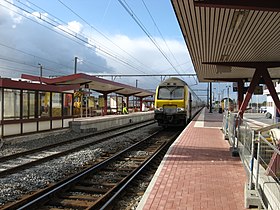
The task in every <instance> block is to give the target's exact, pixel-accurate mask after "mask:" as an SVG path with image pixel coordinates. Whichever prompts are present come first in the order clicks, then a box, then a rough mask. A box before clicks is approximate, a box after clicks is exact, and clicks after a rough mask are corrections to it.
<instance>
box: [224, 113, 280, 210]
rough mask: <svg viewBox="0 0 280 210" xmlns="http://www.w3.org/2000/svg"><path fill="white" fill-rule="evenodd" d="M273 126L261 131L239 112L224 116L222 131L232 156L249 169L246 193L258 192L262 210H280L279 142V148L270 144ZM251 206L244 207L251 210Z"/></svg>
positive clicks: (279, 142) (279, 143)
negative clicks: (239, 114) (270, 133)
mask: <svg viewBox="0 0 280 210" xmlns="http://www.w3.org/2000/svg"><path fill="white" fill-rule="evenodd" d="M271 127H272V126H268V129H264V128H261V129H259V130H260V131H258V129H252V128H251V127H250V125H249V123H248V122H246V121H245V120H244V119H242V118H240V117H239V116H237V114H236V113H230V112H227V113H225V114H224V119H223V132H224V134H225V137H227V139H228V140H229V143H230V145H231V147H232V155H233V156H236V155H239V156H240V158H241V160H242V162H243V164H244V167H245V169H246V174H247V180H248V181H247V182H248V185H247V186H246V188H247V189H246V190H248V191H250V193H252V192H255V193H256V196H257V199H258V201H259V204H260V205H259V207H260V206H261V207H262V208H264V209H269V210H270V209H271V210H280V150H279V149H280V141H278V145H277V144H273V143H272V141H270V139H271V136H270V135H269V132H270V129H271ZM274 127H275V126H274ZM245 203H246V201H245ZM252 203H253V204H254V202H252ZM249 204H250V202H249ZM249 204H245V206H246V207H247V208H248V207H249Z"/></svg>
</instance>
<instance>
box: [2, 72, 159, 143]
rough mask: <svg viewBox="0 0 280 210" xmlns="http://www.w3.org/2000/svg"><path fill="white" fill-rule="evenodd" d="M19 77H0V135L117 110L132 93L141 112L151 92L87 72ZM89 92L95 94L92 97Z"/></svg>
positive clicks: (58, 125)
mask: <svg viewBox="0 0 280 210" xmlns="http://www.w3.org/2000/svg"><path fill="white" fill-rule="evenodd" d="M21 78H22V79H21V80H13V79H10V78H0V120H1V123H0V137H1V138H4V137H7V136H15V135H22V134H26V133H35V132H40V131H48V130H55V129H62V128H67V127H69V122H70V121H73V119H74V118H76V117H87V116H88V117H89V116H93V115H97V114H98V111H100V112H99V114H100V115H107V114H110V113H114V114H116V113H120V111H121V109H122V103H123V101H124V100H126V104H129V96H132V95H133V96H136V97H138V98H139V101H140V104H141V106H140V107H139V110H140V111H142V102H143V98H145V97H148V96H152V95H153V93H152V92H150V91H146V90H143V89H140V88H135V87H132V86H129V85H125V84H121V83H117V82H114V81H109V80H105V79H102V78H98V77H95V76H90V75H87V74H73V75H68V76H61V77H57V78H43V77H38V76H33V75H27V74H22V76H21ZM93 91H95V92H96V93H99V95H97V97H94V96H92V95H91V93H92V92H93ZM100 93H101V94H102V95H100ZM110 94H111V95H110ZM108 95H110V96H109V97H108ZM108 98H109V100H108ZM108 104H109V106H108ZM111 107H112V108H111ZM108 108H109V109H108Z"/></svg>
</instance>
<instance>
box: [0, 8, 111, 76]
mask: <svg viewBox="0 0 280 210" xmlns="http://www.w3.org/2000/svg"><path fill="white" fill-rule="evenodd" d="M6 6H7V7H8V8H10V10H9V9H6V8H4V7H1V6H0V20H1V21H0V49H1V50H0V70H1V72H0V73H1V74H3V73H5V76H7V77H20V75H21V74H22V73H29V74H34V75H38V63H41V64H42V65H43V68H44V71H43V74H44V76H49V75H63V74H71V73H73V68H74V67H73V66H74V57H76V56H77V57H79V58H81V59H82V60H84V61H86V60H89V61H91V63H92V65H91V66H90V65H85V63H84V64H83V63H80V66H79V69H80V71H83V72H87V73H92V72H93V71H98V70H99V69H100V70H99V71H101V72H105V71H106V72H114V70H113V68H111V67H109V66H108V65H107V62H106V60H105V59H104V58H102V57H101V56H99V55H97V53H96V51H95V49H94V48H93V47H85V43H84V42H83V41H86V40H83V39H76V38H74V37H78V34H80V33H82V32H83V30H84V28H83V25H82V24H81V23H79V22H77V21H71V22H69V23H67V25H58V26H51V25H48V24H46V23H45V22H44V19H45V20H46V19H47V18H48V15H47V14H40V13H38V12H34V13H32V14H28V15H27V17H28V18H25V17H22V16H21V15H19V14H16V13H15V12H14V10H15V8H11V6H10V5H9V4H6ZM16 12H18V13H20V14H23V13H22V11H18V10H17V11H16ZM59 29H63V31H62V30H59ZM32 55H33V56H32ZM10 60H13V62H11V61H10ZM23 64H24V65H23ZM94 65H96V66H100V67H102V68H99V69H97V68H95V69H94V68H93V67H92V66H94ZM5 67H7V68H5Z"/></svg>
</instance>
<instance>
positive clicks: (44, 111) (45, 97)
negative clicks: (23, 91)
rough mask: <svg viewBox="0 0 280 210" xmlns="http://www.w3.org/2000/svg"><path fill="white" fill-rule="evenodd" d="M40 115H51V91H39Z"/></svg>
mask: <svg viewBox="0 0 280 210" xmlns="http://www.w3.org/2000/svg"><path fill="white" fill-rule="evenodd" d="M38 110H39V113H38V116H39V117H50V92H39V101H38Z"/></svg>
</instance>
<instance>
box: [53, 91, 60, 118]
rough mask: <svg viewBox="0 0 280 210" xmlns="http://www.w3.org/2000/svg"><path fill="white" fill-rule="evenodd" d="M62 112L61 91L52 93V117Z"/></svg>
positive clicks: (58, 115)
mask: <svg viewBox="0 0 280 210" xmlns="http://www.w3.org/2000/svg"><path fill="white" fill-rule="evenodd" d="M61 113H62V93H52V117H60V116H61Z"/></svg>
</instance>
